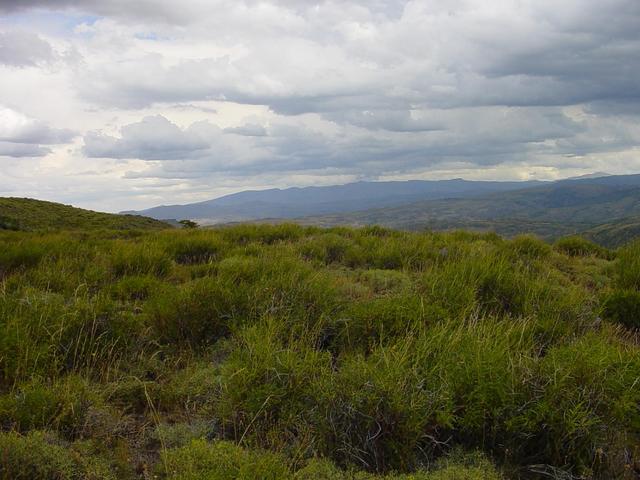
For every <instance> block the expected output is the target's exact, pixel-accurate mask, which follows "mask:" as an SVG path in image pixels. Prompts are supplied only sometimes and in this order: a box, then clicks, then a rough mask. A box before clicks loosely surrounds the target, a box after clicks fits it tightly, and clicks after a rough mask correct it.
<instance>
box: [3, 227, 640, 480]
mask: <svg viewBox="0 0 640 480" xmlns="http://www.w3.org/2000/svg"><path fill="white" fill-rule="evenodd" d="M638 245H639V244H637V243H635V244H629V245H627V246H625V247H623V248H621V249H619V250H617V251H610V250H606V249H604V248H602V247H598V246H596V245H594V244H592V243H590V242H587V241H585V240H582V239H579V238H569V239H565V240H561V241H559V242H557V243H556V244H553V245H550V244H547V243H545V242H543V241H541V240H539V239H537V238H535V237H531V236H521V237H517V238H515V239H513V240H505V239H503V238H501V237H499V236H497V235H495V234H480V233H468V232H450V233H439V234H438V233H408V232H398V231H394V230H387V229H382V228H364V229H349V228H335V229H326V230H325V229H319V228H316V227H300V226H295V225H239V226H236V227H229V228H220V229H216V230H200V229H184V230H166V231H156V230H153V231H141V230H136V231H129V230H121V231H118V230H107V231H95V230H91V229H87V230H77V231H66V232H42V231H37V232H14V231H6V232H0V252H1V253H0V478H7V479H9V478H43V479H44V478H54V479H92V478H124V479H134V478H153V477H154V476H156V478H160V479H163V478H165V479H170V478H171V479H261V478H273V479H280V478H283V479H287V478H295V479H328V480H333V479H343V480H357V479H361V480H366V479H371V480H373V479H376V480H378V479H379V480H382V479H389V480H395V479H398V480H400V479H404V480H411V479H413V480H422V479H424V480H441V479H469V480H476V479H500V478H504V479H520V478H523V479H529V478H531V479H533V478H593V479H609V478H628V479H632V478H634V477H633V475H634V473H633V472H634V470H633V469H634V468H638V461H639V459H640V447H639V446H640V435H639V433H638V432H640V410H639V409H638V405H640V389H639V388H638V384H639V382H640V348H639V345H638V323H637V317H638V312H639V311H640V307H639V305H640V300H639V299H638V298H639V296H640V261H639V260H638V259H639V258H640V255H639V254H640V251H639V248H640V247H639V246H638Z"/></svg>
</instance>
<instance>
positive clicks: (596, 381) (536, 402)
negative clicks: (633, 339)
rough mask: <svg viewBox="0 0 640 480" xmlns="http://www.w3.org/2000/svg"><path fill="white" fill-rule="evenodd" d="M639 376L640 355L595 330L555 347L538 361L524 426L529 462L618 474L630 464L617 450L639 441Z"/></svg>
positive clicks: (613, 475) (630, 446) (525, 446)
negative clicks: (616, 452)
mask: <svg viewBox="0 0 640 480" xmlns="http://www.w3.org/2000/svg"><path fill="white" fill-rule="evenodd" d="M638 378H640V357H639V356H638V355H637V352H636V351H635V350H634V347H632V346H629V345H625V344H624V343H622V342H620V341H618V340H615V339H611V340H609V339H607V338H606V337H603V336H598V335H596V334H593V333H592V334H588V335H586V336H585V337H583V338H581V339H579V340H578V341H576V342H574V343H572V344H569V345H566V346H557V347H554V348H552V349H551V350H550V351H549V352H548V353H547V355H546V356H545V357H544V358H543V359H541V361H540V362H539V365H538V367H537V370H536V372H535V380H534V382H535V385H534V391H535V392H536V394H535V396H534V397H533V398H532V403H531V404H530V405H529V407H528V408H527V410H526V411H525V414H524V415H525V418H526V421H525V422H523V423H522V425H521V428H522V429H523V433H528V435H527V437H528V440H526V441H525V440H524V438H523V442H522V444H523V448H525V449H526V450H527V451H528V453H529V455H530V457H529V460H531V461H532V463H544V464H548V465H558V466H563V465H564V466H568V467H569V468H570V469H571V470H572V471H573V473H577V474H582V475H592V474H594V473H599V474H603V473H605V472H609V474H610V475H611V477H609V478H614V477H615V478H618V474H620V473H618V474H614V472H622V471H624V470H625V468H626V467H625V465H624V460H622V459H621V458H619V457H616V455H615V451H616V449H618V448H626V449H629V451H632V450H633V445H636V444H637V442H638V437H637V432H638V431H639V430H638V428H639V427H640V411H639V410H638V404H639V403H638V402H640V389H637V388H635V386H634V385H635V382H637V381H638ZM634 432H635V433H634ZM615 462H619V463H618V464H616V463H615Z"/></svg>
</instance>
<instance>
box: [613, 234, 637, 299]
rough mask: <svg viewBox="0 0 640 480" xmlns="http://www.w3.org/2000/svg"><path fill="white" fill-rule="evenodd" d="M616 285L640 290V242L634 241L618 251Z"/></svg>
mask: <svg viewBox="0 0 640 480" xmlns="http://www.w3.org/2000/svg"><path fill="white" fill-rule="evenodd" d="M615 273H616V278H615V281H616V286H618V287H619V288H623V289H628V290H640V242H634V243H631V244H629V245H627V246H626V247H624V248H621V249H620V250H619V251H618V255H617V261H616V267H615Z"/></svg>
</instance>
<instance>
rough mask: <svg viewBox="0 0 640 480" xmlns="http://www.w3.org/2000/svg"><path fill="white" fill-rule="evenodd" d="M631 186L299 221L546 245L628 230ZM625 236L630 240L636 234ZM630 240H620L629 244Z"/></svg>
mask: <svg viewBox="0 0 640 480" xmlns="http://www.w3.org/2000/svg"><path fill="white" fill-rule="evenodd" d="M598 182H599V183H598ZM633 182H637V176H628V177H607V178H602V179H597V180H582V181H566V182H558V183H554V184H551V185H546V186H542V187H534V188H527V189H523V190H518V191H511V192H503V193H500V194H490V195H485V196H480V197H474V198H468V199H446V200H435V201H426V202H417V203H412V204H408V205H402V206H397V207H392V208H380V209H373V210H364V211H360V212H351V213H342V214H335V215H324V216H318V217H307V218H303V219H301V220H300V221H301V223H304V224H307V225H320V226H335V225H350V226H362V225H382V226H386V227H391V228H400V229H408V230H424V229H434V230H447V229H461V228H462V229H471V230H478V231H494V232H496V233H498V234H501V235H506V236H513V235H517V234H523V233H532V234H536V235H538V236H540V237H543V238H545V239H548V240H553V239H556V238H559V237H562V236H566V235H573V234H584V235H586V236H590V235H591V233H590V231H591V230H592V229H595V228H596V227H598V226H600V225H603V228H602V230H609V228H610V224H611V223H612V222H615V223H616V224H617V225H618V226H619V227H621V228H623V229H625V228H624V227H623V225H626V223H625V222H626V220H627V219H628V218H629V217H637V216H640V187H639V186H637V185H635V184H633ZM605 225H609V227H606V226H605ZM596 230H598V229H596ZM626 231H627V233H626V235H629V234H631V232H632V231H633V229H628V230H626ZM593 235H594V236H593V238H597V239H598V240H599V241H602V242H606V243H607V244H608V245H609V246H616V245H615V244H616V242H618V243H619V240H616V239H620V238H621V237H619V236H618V235H617V234H615V233H614V234H612V235H605V234H601V235H595V232H594V234H593ZM626 235H625V237H622V238H624V239H625V240H626V239H628V236H626Z"/></svg>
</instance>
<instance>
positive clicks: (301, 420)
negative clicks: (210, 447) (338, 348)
mask: <svg viewBox="0 0 640 480" xmlns="http://www.w3.org/2000/svg"><path fill="white" fill-rule="evenodd" d="M280 327H281V324H280V325H278V324H277V323H267V324H265V325H260V326H255V327H250V328H248V329H246V330H244V331H243V332H242V333H241V335H240V338H239V340H238V341H239V344H238V346H237V348H235V349H234V350H233V351H232V353H231V354H230V356H229V358H228V359H227V360H226V361H225V362H224V364H223V365H222V366H221V369H220V394H219V399H218V400H217V402H216V405H215V410H214V411H215V413H216V414H217V415H218V416H219V420H220V421H221V435H222V436H224V437H227V438H233V439H235V440H237V441H240V440H242V439H245V440H247V441H250V442H251V443H252V444H253V445H257V446H261V447H269V448H275V447H279V448H282V447H285V446H286V443H287V442H289V443H290V444H292V445H297V446H298V448H300V449H304V448H308V447H309V445H308V443H307V442H309V441H310V440H309V438H307V437H306V434H307V433H308V432H307V426H308V422H307V420H306V417H307V415H308V414H309V412H310V411H312V410H313V408H314V405H315V404H316V400H315V399H314V395H313V392H312V391H311V385H312V383H313V382H314V381H315V379H316V378H318V377H321V376H323V375H326V374H327V372H328V370H329V369H330V368H331V357H330V355H329V354H328V353H326V352H319V351H317V350H313V349H311V348H309V347H308V346H306V345H304V344H303V342H301V341H298V342H297V343H296V344H292V345H289V346H288V347H287V346H285V345H283V342H282V339H281V335H282V332H281V330H280Z"/></svg>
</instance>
